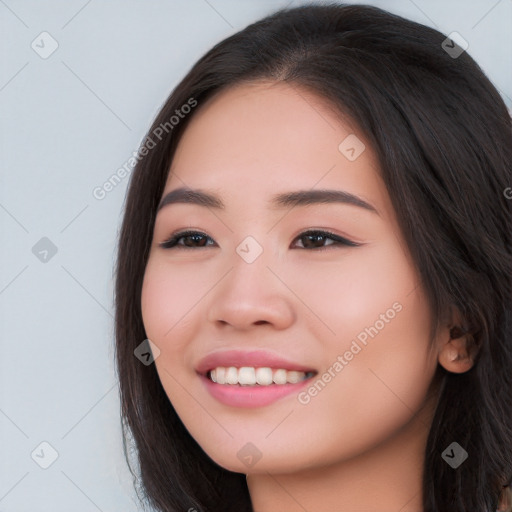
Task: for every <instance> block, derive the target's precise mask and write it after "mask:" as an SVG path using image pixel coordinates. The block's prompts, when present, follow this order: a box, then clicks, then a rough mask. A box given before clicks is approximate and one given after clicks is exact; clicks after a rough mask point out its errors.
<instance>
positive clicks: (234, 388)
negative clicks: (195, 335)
mask: <svg viewBox="0 0 512 512" xmlns="http://www.w3.org/2000/svg"><path fill="white" fill-rule="evenodd" d="M218 366H223V367H229V366H235V367H237V368H240V367H242V366H252V367H255V368H262V367H266V368H272V369H279V368H282V369H284V370H289V371H293V370H295V371H299V372H305V373H308V372H312V374H313V376H314V375H316V374H317V373H318V372H317V371H316V370H314V369H313V368H310V367H308V366H304V365H302V364H299V363H296V362H293V361H289V360H287V359H283V358H282V357H280V356H278V355H276V354H273V353H271V352H266V351H261V350H254V351H243V350H228V351H219V352H213V353H211V354H209V355H207V356H206V357H204V358H203V359H201V360H200V361H199V363H198V365H197V367H196V372H197V373H198V375H199V378H200V380H201V382H202V384H203V386H205V388H206V390H207V391H208V392H209V393H210V395H211V396H213V398H215V399H216V400H218V401H219V402H221V403H222V404H224V405H229V406H232V407H242V408H254V407H263V406H265V405H269V404H271V403H273V402H275V401H277V400H279V399H280V398H283V397H285V396H287V395H290V394H292V393H298V392H299V391H300V390H301V389H302V388H304V387H306V386H308V385H309V384H310V381H311V378H312V377H310V378H307V379H305V380H302V381H300V382H297V383H295V384H290V383H288V384H279V385H277V384H271V385H269V386H257V385H255V386H239V385H230V384H217V383H215V382H213V381H212V380H211V379H210V378H209V377H208V372H209V371H210V370H213V369H214V368H217V367H218Z"/></svg>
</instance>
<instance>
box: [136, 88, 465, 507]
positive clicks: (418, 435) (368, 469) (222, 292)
mask: <svg viewBox="0 0 512 512" xmlns="http://www.w3.org/2000/svg"><path fill="white" fill-rule="evenodd" d="M198 109H200V110H198V111H197V112H195V114H194V117H193V118H192V119H191V122H190V124H189V126H188V127H187V129H186V131H185V133H184V136H183V138H182V140H181V141H180V143H179V145H178V148H177V151H176V154H175V157H174V159H173V164H172V167H171V170H170V173H169V178H168V180H167V183H166V186H165V191H164V194H163V195H165V194H167V193H168V192H169V191H171V190H173V189H176V188H179V187H182V186H188V187H191V188H201V189H206V190H209V191H213V192H214V193H216V194H218V195H219V196H220V197H221V199H222V201H223V202H224V203H225V204H226V208H225V209H224V210H220V211H217V210H214V209H211V208H206V207H203V206H199V205H190V204H173V205H168V206H166V207H164V208H162V209H161V210H160V211H159V213H158V215H157V218H156V223H155V228H154V236H153V244H152V247H151V252H150V256H149V261H148V264H147V268H146V272H145V276H144V283H143V290H142V297H141V305H142V313H143V320H144V326H145V329H146V334H147V336H148V338H149V339H150V340H152V342H153V343H154V344H155V345H157V346H158V348H159V349H160V351H161V352H160V355H159V356H158V357H157V359H156V360H155V364H156V369H157V371H158V374H159V377H160V379H161V381H162V385H163V387H164V389H165V391H166V393H167V395H168V397H169V399H170V401H171V402H172V404H173V406H174V408H175V410H176V412H177V413H178V415H179V416H180V418H181V420H182V421H183V423H184V425H185V426H186V428H187V429H188V430H189V432H190V433H191V435H192V436H193V437H194V438H195V439H196V441H197V442H198V443H199V445H200V446H201V447H202V448H203V449H204V451H205V452H206V453H207V454H208V455H209V456H210V457H211V458H212V459H213V460H214V461H215V462H216V463H217V464H219V465H221V466H222V467H224V468H227V469H229V470H231V471H235V472H239V473H245V474H247V475H248V478H247V481H248V486H249V491H250V494H251V500H252V502H253V506H254V509H255V511H257V512H278V511H279V512H281V511H282V510H287V511H288V512H295V511H301V512H303V511H304V510H307V511H308V512H315V511H320V510H322V511H324V510H347V511H351V512H354V511H368V510H377V509H378V510H379V511H381V512H384V511H385V512H387V511H389V512H398V511H401V512H413V511H414V512H417V511H420V510H421V498H422V496H421V478H422V468H423V462H424V456H423V451H424V449H425V445H426V439H427V435H428V431H429V427H430V423H431V420H432V414H433V411H434V407H435V403H436V398H437V396H436V393H435V389H433V388H432V385H431V384H432V380H433V376H434V372H435V370H436V367H437V365H438V364H442V365H443V366H444V367H445V368H446V369H447V370H449V371H453V372H463V371H467V370H468V369H469V368H471V366H472V364H473V360H472V359H471V358H470V357H469V356H468V354H467V353H466V351H465V340H464V339H463V338H460V339H458V340H452V339H450V327H451V326H453V325H456V324H457V322H458V320H459V318H458V316H457V312H456V311H451V312H449V314H448V313H447V321H446V322H445V324H444V326H443V328H442V329H440V330H439V332H438V333H437V336H436V338H435V342H434V345H433V349H432V350H430V340H429V337H428V332H429V323H430V320H431V314H430V308H429V305H428V303H427V300H426V297H425V295H424V292H423V289H422V287H421V286H420V281H419V278H418V272H417V269H416V268H415V265H414V262H413V261H412V259H411V257H410V255H409V252H408V250H407V247H406V244H405V243H404V241H403V239H402V236H401V233H400V230H399V228H398V224H397V220H396V215H395V212H394V209H393V207H392V204H391V202H390V199H389V196H388V193H387V191H386V188H385V186H384V183H383V181H382V178H381V177H380V174H379V165H378V162H377V159H376V157H375V154H374V152H373V150H372V148H371V147H370V144H369V143H368V142H367V141H365V138H364V136H363V135H362V134H361V133H360V131H359V130H358V128H357V126H355V125H354V124H353V123H350V122H349V120H348V119H343V118H340V116H339V115H336V114H335V112H334V110H333V109H332V108H330V107H329V105H328V104H327V103H326V102H324V101H323V100H322V99H321V98H319V97H317V96H315V95H314V94H312V93H310V92H308V91H305V90H303V89H299V88H297V87H294V86H290V85H286V84H283V83H270V82H264V81H262V82H256V83H252V84H244V85H237V86H235V87H234V88H231V89H229V90H225V91H222V92H221V93H220V94H219V95H217V96H214V97H213V98H211V99H210V100H208V102H207V103H205V104H203V105H200V106H199V107H198ZM349 134H356V136H357V137H358V138H359V139H360V140H361V141H363V142H364V143H365V146H366V149H365V150H364V151H363V152H362V154H361V155H360V156H359V157H358V158H357V159H356V160H354V161H350V160H349V159H347V158H346V157H345V156H344V154H342V153H341V152H340V151H339V149H338V146H339V144H340V142H342V141H343V140H344V139H345V137H347V135H349ZM313 188H314V189H320V188H322V189H336V190H344V191H348V192H350V193H352V194H356V195H357V196H359V197H361V198H363V199H364V200H365V201H367V202H369V203H371V204H372V205H373V206H374V207H375V208H376V209H377V210H378V214H376V213H372V212H370V211H367V210H364V209H362V208H359V207H356V206H353V205H347V204H316V205H310V206H306V207H295V208H290V207H287V208H283V209H279V210H276V209H271V208H269V206H268V204H267V201H268V200H269V198H270V197H271V196H272V195H274V194H276V193H279V192H289V191H292V190H309V189H313ZM187 228H193V229H194V230H196V231H200V232H203V233H205V234H206V235H208V237H210V238H211V240H212V241H213V242H214V243H215V245H213V246H211V245H210V246H207V247H198V248H195V249H187V248H183V247H182V248H174V249H164V248H162V247H160V246H159V245H158V244H159V243H161V242H164V241H165V240H167V239H168V238H169V237H170V235H171V234H172V233H174V232H178V231H181V230H184V229H187ZM308 229H322V230H328V231H331V232H334V233H335V234H338V235H341V236H345V237H346V238H348V239H349V240H352V241H356V242H358V243H360V244H361V245H360V246H359V247H348V246H343V245H329V244H332V243H333V242H332V241H331V240H330V239H328V238H327V239H325V241H324V242H323V249H322V248H320V249H314V248H313V249H304V245H303V244H307V242H308V240H307V239H304V237H302V238H297V237H298V236H299V235H300V234H301V233H303V232H304V231H306V230H308ZM249 235H250V236H252V237H254V238H255V239H256V240H257V241H258V243H259V244H260V245H261V247H262V248H263V253H262V254H261V255H260V256H259V257H258V258H257V259H256V260H255V261H254V262H252V263H250V264H249V263H247V262H246V261H244V259H242V258H241V257H240V256H239V255H238V253H237V252H236V248H237V246H238V245H239V244H240V242H242V240H243V239H244V238H245V237H246V236H249ZM189 241H190V240H189ZM213 242H211V241H210V242H208V243H210V244H211V243H213ZM180 243H181V244H183V243H184V240H183V239H182V240H181V242H180ZM197 245H198V244H197V243H196V247H197ZM318 247H322V242H319V244H318ZM396 303H399V305H401V310H400V312H398V313H396V315H395V316H394V318H393V319H392V320H389V321H388V322H386V323H385V327H384V328H382V329H381V330H379V332H378V334H377V335H376V336H374V337H373V338H369V339H368V342H367V345H366V346H362V347H363V348H362V350H361V351H360V352H358V353H357V355H355V356H354V357H353V359H352V360H351V361H348V362H347V365H346V366H344V367H343V369H342V371H340V372H338V373H337V374H336V376H335V378H332V379H331V381H330V382H329V383H328V384H327V385H326V386H325V387H324V388H323V389H322V390H321V392H319V393H318V394H317V395H316V396H314V397H312V398H311V400H310V401H309V403H307V404H301V403H299V401H298V400H297V395H296V394H291V395H288V396H286V397H284V398H281V399H279V400H278V401H276V402H274V403H272V404H270V405H267V406H264V407H258V408H253V409H240V408H236V407H231V406H226V405H223V404H221V403H220V402H218V401H217V400H215V399H214V398H213V397H212V396H211V395H210V394H209V393H208V392H207V391H206V390H205V389H204V387H203V385H202V383H201V382H200V380H199V378H198V376H197V375H196V373H195V370H194V367H195V365H196V364H197V362H198V361H199V360H200V359H201V358H202V357H204V356H205V355H207V354H209V353H210V352H212V351H214V350H218V349H228V348H232V349H247V350H249V349H265V350H270V351H273V352H274V353H276V354H278V355H281V356H283V357H285V358H288V359H291V360H293V361H296V362H299V363H302V364H304V365H307V366H310V367H313V368H315V369H316V370H317V371H318V373H319V375H321V374H323V373H324V372H326V371H327V370H328V368H330V367H331V368H332V366H333V363H334V362H335V361H336V360H337V357H338V356H339V355H343V354H344V353H345V352H346V351H347V350H349V349H350V346H351V343H352V341H353V340H354V339H356V336H357V335H358V334H359V333H361V331H364V329H365V327H369V326H371V325H374V324H375V322H376V321H377V320H379V318H381V316H380V315H382V314H385V312H386V311H387V310H389V309H390V308H392V305H393V304H396ZM360 345H361V344H360ZM248 442H251V443H252V444H253V445H255V446H256V447H257V449H258V450H259V451H260V452H261V454H262V457H261V459H260V460H259V461H258V462H257V463H256V464H254V465H253V466H252V467H248V466H247V465H246V464H245V463H244V462H243V461H242V460H240V459H239V458H238V457H237V452H238V451H239V450H240V449H241V448H242V447H243V446H244V445H246V443H248Z"/></svg>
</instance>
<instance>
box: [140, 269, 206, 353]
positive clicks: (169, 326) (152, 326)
mask: <svg viewBox="0 0 512 512" xmlns="http://www.w3.org/2000/svg"><path fill="white" fill-rule="evenodd" d="M198 286H199V288H198ZM201 286H202V287H203V288H204V287H205V284H204V280H203V281H202V285H200V284H199V280H198V281H197V286H196V284H195V283H194V280H193V279H191V275H190V273H186V272H183V271H180V269H179V266H177V267H171V266H169V265H165V263H162V262H159V261H158V260H157V259H155V260H152V259H150V260H149V262H148V264H147V267H146V271H145V274H144V281H143V284H142V293H141V310H142V319H143V322H144V327H145V330H146V334H147V336H148V338H149V339H152V338H153V339H154V340H155V341H156V342H158V341H159V342H160V343H163V344H164V345H165V346H164V347H161V349H165V350H169V349H172V350H173V351H174V350H177V349H179V347H180V345H179V343H176V341H177V340H180V339H182V336H178V333H181V332H183V330H186V329H187V328H188V326H189V325H190V324H189V322H188V319H189V318H191V316H192V315H193V307H194V304H196V303H197V302H198V301H199V299H200V297H201V294H204V293H205V290H203V291H202V290H201ZM171 340H173V341H172V343H171Z"/></svg>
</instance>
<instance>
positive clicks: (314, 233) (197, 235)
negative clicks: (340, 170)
mask: <svg viewBox="0 0 512 512" xmlns="http://www.w3.org/2000/svg"><path fill="white" fill-rule="evenodd" d="M182 240H183V242H184V243H179V242H180V241H182ZM295 240H301V241H302V247H301V249H324V248H326V247H329V246H333V245H334V246H335V245H344V246H348V247H358V246H359V245H361V244H358V243H356V242H353V241H352V240H348V239H347V238H344V237H341V236H338V235H335V234H334V233H329V232H327V231H319V230H310V231H304V233H301V234H300V235H299V236H298V237H297V238H295ZM327 240H331V241H332V243H330V244H327V246H326V245H324V242H325V241H327ZM208 241H212V242H213V244H208ZM159 245H160V247H163V248H164V249H172V248H175V247H176V248H178V247H179V248H181V249H194V248H201V247H208V246H212V245H216V244H215V242H214V241H213V239H212V238H210V237H209V236H208V235H206V234H204V233H201V232H200V231H182V232H180V233H176V234H175V235H172V236H171V238H169V239H168V240H166V241H165V242H162V243H161V244H159Z"/></svg>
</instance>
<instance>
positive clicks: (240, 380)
mask: <svg viewBox="0 0 512 512" xmlns="http://www.w3.org/2000/svg"><path fill="white" fill-rule="evenodd" d="M311 375H313V374H312V373H308V374H306V373H305V372H298V371H288V370H284V369H282V368H279V369H277V370H273V369H272V368H266V367H264V368H254V367H251V366H243V367H241V368H236V367H234V366H230V367H228V368H224V367H223V366H219V367H217V368H214V369H213V370H211V371H210V372H209V373H208V377H209V378H210V380H212V381H213V382H216V383H217V384H231V385H237V384H239V385H240V386H255V385H256V384H257V385H259V386H270V385H271V384H278V385H279V384H287V383H288V384H296V383H297V382H300V381H301V380H304V379H307V378H309V377H310V376H311Z"/></svg>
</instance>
